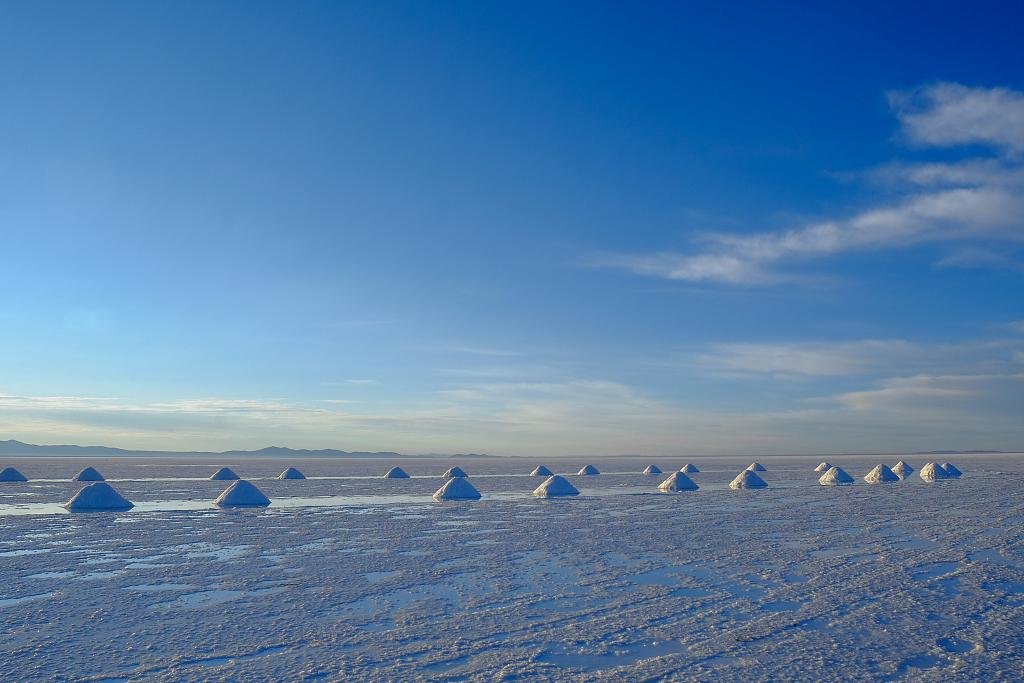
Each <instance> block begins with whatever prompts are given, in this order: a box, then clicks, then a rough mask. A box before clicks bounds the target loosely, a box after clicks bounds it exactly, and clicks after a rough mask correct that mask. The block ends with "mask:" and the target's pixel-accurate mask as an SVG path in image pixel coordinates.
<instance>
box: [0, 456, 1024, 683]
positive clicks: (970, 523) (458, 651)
mask: <svg viewBox="0 0 1024 683" xmlns="http://www.w3.org/2000/svg"><path fill="white" fill-rule="evenodd" d="M820 459H821V458H820V457H819V458H816V459H815V458H803V459H802V458H770V457H764V458H759V460H760V461H761V462H763V463H764V464H765V465H766V466H767V468H768V471H767V472H766V473H764V478H765V479H766V480H767V481H768V483H769V488H768V489H765V490H762V491H756V492H743V491H731V490H729V489H728V482H729V481H730V480H731V479H732V477H734V476H735V474H736V472H737V471H739V470H740V469H742V468H743V467H745V466H746V465H747V464H748V462H749V458H746V459H744V460H743V461H740V460H738V459H728V458H720V459H711V458H706V459H703V460H695V463H696V464H697V465H698V466H699V468H700V470H701V473H700V474H695V475H693V476H694V479H695V481H697V483H698V484H699V485H700V487H701V488H700V490H699V491H696V492H691V493H688V494H686V495H680V496H666V495H663V494H658V493H656V491H655V488H654V487H655V485H656V484H657V481H655V482H651V481H649V479H650V478H649V477H645V476H644V475H642V474H640V473H639V472H640V470H641V469H642V467H643V465H646V464H647V463H646V462H644V463H642V464H641V462H640V461H639V460H638V459H636V460H634V459H615V460H609V461H606V462H600V463H597V464H598V466H599V467H600V469H601V471H602V474H601V475H600V476H599V477H587V476H576V475H574V474H573V475H570V476H569V477H568V478H569V479H570V481H572V483H573V484H574V485H576V486H577V487H578V488H579V489H580V492H581V495H580V496H578V497H575V498H573V499H569V500H566V499H561V500H558V499H555V500H542V499H535V498H534V497H533V496H532V494H531V492H532V489H533V488H535V486H536V479H535V478H531V477H529V476H527V475H525V474H524V473H525V472H528V471H529V470H530V468H531V467H532V463H523V462H522V461H519V460H513V459H507V460H505V459H480V460H473V461H472V462H471V463H468V464H464V465H465V469H466V470H467V471H469V472H470V473H471V474H472V475H473V480H474V481H475V482H476V483H477V486H478V488H479V489H480V491H481V493H482V494H483V499H482V500H480V501H474V502H468V503H444V504H441V503H434V502H433V501H431V500H430V495H431V493H432V492H433V491H434V490H436V489H437V487H438V486H439V485H440V480H439V478H438V477H437V473H438V472H441V471H444V469H446V468H447V467H448V466H449V465H450V464H451V463H447V462H443V461H438V460H428V459H423V460H420V459H415V460H413V459H410V460H409V461H408V464H407V463H406V462H403V463H402V464H403V467H405V468H406V469H407V470H408V471H409V473H410V474H411V475H413V476H412V478H411V479H404V480H394V479H391V480H385V479H383V478H382V477H381V474H382V472H384V471H386V469H387V467H386V466H385V465H387V466H390V464H391V463H382V462H380V461H376V460H371V461H359V460H346V461H337V460H329V461H326V460H325V461H321V460H303V461H299V462H282V461H276V460H269V459H268V460H261V459H252V460H247V461H241V462H229V463H217V464H218V465H220V464H227V465H229V466H231V468H232V469H234V470H235V471H236V472H238V473H239V475H241V476H243V477H246V478H248V479H253V480H259V481H260V487H261V489H263V490H264V492H265V493H266V494H267V495H268V496H269V497H270V498H271V499H272V500H273V501H275V503H276V504H274V505H271V506H270V507H269V508H266V509H263V510H258V511H248V510H247V511H220V510H217V509H215V508H213V507H212V500H213V498H214V497H216V495H217V494H218V493H219V492H220V491H221V490H222V489H223V484H218V483H217V482H210V481H207V480H205V479H204V478H203V475H204V473H207V475H206V476H208V473H209V472H210V471H211V469H210V466H211V463H209V462H206V461H196V462H194V463H184V464H183V463H180V462H175V463H170V462H164V461H154V460H148V459H147V460H128V459H124V460H118V459H109V460H97V461H95V462H92V463H91V464H93V465H94V466H96V467H97V468H98V469H99V470H100V471H102V472H103V473H104V474H105V475H107V476H108V478H109V480H110V481H118V482H119V483H118V490H120V491H121V492H122V493H123V494H124V495H125V496H126V497H128V498H129V499H130V500H132V501H133V502H136V503H137V506H136V508H135V509H133V510H130V511H127V512H116V513H90V514H88V515H73V514H67V513H66V511H65V513H63V514H61V513H42V514H40V513H38V512H31V511H30V512H29V513H25V512H22V513H21V514H10V515H7V516H0V577H2V578H3V581H2V582H0V652H3V654H4V670H5V671H8V672H10V671H17V672H19V675H18V678H19V679H20V680H40V679H41V680H55V679H56V680H60V679H65V680H67V679H72V680H82V679H84V680H90V679H91V680H109V681H114V680H125V681H127V680H140V679H145V680H154V681H179V680H208V679H214V680H296V679H309V680H330V681H334V680H339V681H340V680H349V681H351V680H355V681H359V680H410V679H414V680H428V681H429V680H437V681H448V680H498V679H506V680H512V679H519V680H554V681H559V680H572V681H590V680H649V679H667V680H710V679H713V680H724V681H728V680H771V679H774V680H781V679H794V678H799V679H805V680H815V681H821V680H834V681H839V680H851V679H854V680H936V681H938V680H986V679H996V678H999V677H1000V676H1002V677H1004V678H1006V677H1007V676H1008V675H1010V674H1009V672H1018V673H1019V672H1020V671H1022V670H1024V645H1022V639H1021V637H1020V633H1021V628H1022V618H1021V613H1022V612H1021V610H1022V609H1024V595H1022V594H1024V548H1022V546H1021V543H1020V540H1019V529H1020V525H1021V524H1022V523H1024V506H1022V503H1021V502H1020V501H1019V492H1018V491H1017V490H1016V487H1015V484H1014V483H1013V482H1014V481H1015V480H1016V479H1017V477H1015V476H1009V477H1007V476H1003V473H1010V474H1021V473H1024V458H1022V457H1020V456H977V457H974V456H972V457H970V458H966V459H964V460H963V461H962V462H958V464H959V465H960V466H961V469H963V470H964V472H965V475H964V476H963V477H962V478H961V479H959V480H954V481H942V482H940V483H939V484H936V485H929V484H927V483H925V482H922V481H919V478H917V477H913V478H910V479H907V480H905V481H902V482H894V483H892V484H890V485H888V486H884V487H878V486H874V487H873V486H870V485H868V484H865V483H859V484H854V485H852V486H848V487H840V488H838V489H836V488H833V487H822V486H820V485H819V484H818V482H817V478H816V475H814V473H813V471H812V470H813V467H814V465H816V464H817V462H818V461H820ZM893 459H894V460H895V458H893ZM904 459H906V460H908V461H909V462H910V463H911V464H912V465H914V466H915V467H916V466H919V465H921V464H923V463H922V462H918V460H920V459H914V458H912V457H906V456H905V458H904ZM834 460H835V462H834V463H833V464H837V465H840V466H842V467H843V468H844V469H847V470H849V471H855V472H863V471H867V470H868V469H870V467H871V465H872V464H874V463H872V462H871V461H872V460H876V461H877V458H870V459H869V458H862V459H857V458H854V457H838V458H835V459H834ZM12 464H14V465H16V466H17V467H18V469H19V470H21V471H23V472H25V474H26V475H27V476H29V477H30V478H32V479H34V478H35V477H38V476H42V475H45V474H46V473H47V472H51V473H52V474H53V475H54V476H58V475H59V474H60V473H62V472H67V473H69V474H71V473H73V472H74V471H77V470H78V469H80V468H81V466H82V463H80V462H79V461H75V462H69V461H67V460H64V461H57V460H50V459H42V458H38V459H31V460H29V459H25V460H22V461H19V462H17V463H12ZM293 464H294V465H295V466H297V467H299V469H301V470H302V471H303V472H304V473H306V474H307V476H309V477H310V478H309V479H307V480H301V481H294V480H293V481H284V480H276V479H274V477H276V476H277V474H278V473H279V472H280V471H281V469H283V467H284V466H287V465H293ZM548 464H549V466H551V468H552V470H553V471H556V472H575V471H576V470H577V469H578V468H579V466H580V465H581V464H582V463H579V462H570V461H567V460H566V461H560V460H556V459H553V458H552V459H549V460H548ZM681 464H683V463H682V462H679V463H673V462H669V461H668V460H667V459H666V461H664V462H660V463H659V465H660V466H661V467H662V468H663V469H664V470H665V471H671V470H672V469H675V468H677V467H679V466H680V465H681ZM170 473H173V474H174V475H177V476H176V478H174V481H173V482H169V481H168V478H169V476H165V475H169V474H170ZM141 475H146V476H141ZM13 486H14V488H13V489H10V488H8V486H7V485H5V487H4V489H7V490H0V508H17V509H19V510H22V511H23V510H24V509H25V507H29V508H30V509H31V506H35V505H38V506H46V505H49V504H52V503H54V502H55V501H56V502H59V501H63V500H67V499H68V498H70V496H71V495H73V494H74V491H75V490H77V489H76V487H77V486H80V485H78V484H72V483H71V482H67V481H63V482H61V481H56V482H44V483H42V484H39V483H38V482H36V481H32V482H29V483H28V484H14V485H13ZM25 493H29V494H31V495H24V494H25ZM147 501H149V502H148V503H147ZM310 501H312V502H310ZM893 634H899V637H894V636H893ZM3 677H4V674H0V679H2V678H3ZM1012 677H1013V676H1012V675H1010V678H1012Z"/></svg>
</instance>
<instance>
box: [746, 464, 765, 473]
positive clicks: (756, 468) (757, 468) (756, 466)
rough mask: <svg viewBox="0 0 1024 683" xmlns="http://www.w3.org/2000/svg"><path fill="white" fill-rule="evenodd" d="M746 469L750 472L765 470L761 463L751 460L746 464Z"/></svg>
mask: <svg viewBox="0 0 1024 683" xmlns="http://www.w3.org/2000/svg"><path fill="white" fill-rule="evenodd" d="M747 469H748V470H750V471H751V472H764V471H765V467H764V465H762V464H761V463H759V462H752V463H750V464H749V465H747Z"/></svg>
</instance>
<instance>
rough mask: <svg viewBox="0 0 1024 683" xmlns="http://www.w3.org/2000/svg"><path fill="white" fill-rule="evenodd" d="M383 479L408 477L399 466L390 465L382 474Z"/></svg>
mask: <svg viewBox="0 0 1024 683" xmlns="http://www.w3.org/2000/svg"><path fill="white" fill-rule="evenodd" d="M384 478H385V479H408V478H409V475H408V474H406V473H405V470H403V469H402V468H401V467H392V468H391V469H390V470H388V471H387V472H386V473H385V474H384Z"/></svg>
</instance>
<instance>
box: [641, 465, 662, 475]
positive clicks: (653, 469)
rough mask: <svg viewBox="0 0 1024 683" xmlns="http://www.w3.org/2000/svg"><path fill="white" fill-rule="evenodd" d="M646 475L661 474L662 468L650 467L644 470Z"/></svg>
mask: <svg viewBox="0 0 1024 683" xmlns="http://www.w3.org/2000/svg"><path fill="white" fill-rule="evenodd" d="M644 474H648V475H651V474H661V468H660V467H658V466H657V465H648V466H647V467H645V468H644Z"/></svg>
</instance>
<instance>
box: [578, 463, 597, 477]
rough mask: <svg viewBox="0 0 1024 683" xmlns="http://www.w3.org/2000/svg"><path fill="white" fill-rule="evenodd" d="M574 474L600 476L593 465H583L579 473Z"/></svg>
mask: <svg viewBox="0 0 1024 683" xmlns="http://www.w3.org/2000/svg"><path fill="white" fill-rule="evenodd" d="M576 474H589V475H594V474H601V473H600V472H598V471H597V468H596V467H594V466H593V465H584V466H583V467H581V468H580V471H579V472H577V473H576Z"/></svg>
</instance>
